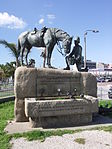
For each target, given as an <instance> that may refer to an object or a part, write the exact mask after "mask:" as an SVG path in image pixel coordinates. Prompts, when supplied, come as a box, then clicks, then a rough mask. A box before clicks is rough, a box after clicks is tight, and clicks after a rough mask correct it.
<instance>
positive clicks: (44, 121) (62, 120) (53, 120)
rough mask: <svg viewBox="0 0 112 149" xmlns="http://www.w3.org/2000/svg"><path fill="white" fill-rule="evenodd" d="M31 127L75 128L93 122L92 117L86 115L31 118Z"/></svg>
mask: <svg viewBox="0 0 112 149" xmlns="http://www.w3.org/2000/svg"><path fill="white" fill-rule="evenodd" d="M29 121H30V126H31V127H33V128H37V127H43V128H61V127H72V126H73V127H74V126H79V125H84V124H88V123H90V122H91V121H92V115H91V114H88V113H85V114H77V115H76V114H72V115H62V116H52V117H37V118H35V117H33V118H30V120H29Z"/></svg>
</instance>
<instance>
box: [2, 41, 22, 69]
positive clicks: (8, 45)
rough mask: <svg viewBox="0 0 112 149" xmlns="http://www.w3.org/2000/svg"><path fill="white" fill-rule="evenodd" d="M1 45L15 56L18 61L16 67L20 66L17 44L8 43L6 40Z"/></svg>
mask: <svg viewBox="0 0 112 149" xmlns="http://www.w3.org/2000/svg"><path fill="white" fill-rule="evenodd" d="M0 44H3V45H4V46H5V47H6V48H9V49H10V50H11V53H12V54H13V56H14V57H15V59H16V67H18V66H20V61H19V55H20V53H19V51H18V49H17V46H16V44H14V43H8V42H7V41H5V40H0Z"/></svg>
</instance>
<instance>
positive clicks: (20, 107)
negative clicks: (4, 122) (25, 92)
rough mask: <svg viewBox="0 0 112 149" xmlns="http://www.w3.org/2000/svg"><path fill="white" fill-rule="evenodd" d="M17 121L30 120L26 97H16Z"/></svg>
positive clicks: (15, 112) (15, 111)
mask: <svg viewBox="0 0 112 149" xmlns="http://www.w3.org/2000/svg"><path fill="white" fill-rule="evenodd" d="M14 114H15V121H16V122H27V121H29V119H28V117H26V115H25V101H24V99H18V98H15V108H14Z"/></svg>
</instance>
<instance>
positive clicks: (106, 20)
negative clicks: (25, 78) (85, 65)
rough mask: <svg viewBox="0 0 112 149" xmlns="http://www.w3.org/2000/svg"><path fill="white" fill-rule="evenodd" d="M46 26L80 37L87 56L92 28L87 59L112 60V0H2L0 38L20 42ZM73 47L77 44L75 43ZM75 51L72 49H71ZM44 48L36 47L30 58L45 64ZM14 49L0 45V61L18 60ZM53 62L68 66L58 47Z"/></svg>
mask: <svg viewBox="0 0 112 149" xmlns="http://www.w3.org/2000/svg"><path fill="white" fill-rule="evenodd" d="M43 26H46V27H53V28H59V29H62V30H64V31H66V32H67V33H68V34H69V35H70V36H73V37H74V38H75V37H76V36H79V37H80V40H81V42H80V45H81V46H82V48H83V53H82V55H83V56H84V51H85V50H84V33H85V32H86V30H94V29H95V30H99V33H93V32H92V31H88V34H87V36H86V39H87V56H86V57H87V59H88V60H92V61H96V62H104V63H112V55H111V51H112V0H0V39H1V40H6V41H7V42H11V43H16V44H17V40H18V36H19V35H20V34H21V33H22V32H24V31H32V30H33V29H34V27H36V28H38V29H41V28H42V27H43ZM72 47H73V43H72ZM71 50H72V48H71ZM41 51H42V49H40V48H35V47H34V48H32V49H31V53H30V54H29V59H31V58H33V59H35V61H36V66H37V67H42V64H43V59H42V58H41V57H40V54H41ZM14 60H15V59H14V57H13V56H12V54H11V53H10V50H9V49H7V48H5V47H4V46H3V45H0V64H5V63H6V62H11V61H14ZM51 62H52V65H53V66H55V67H58V68H60V67H61V68H62V67H65V58H64V57H63V56H62V55H61V54H60V53H59V52H58V51H57V47H56V46H55V48H54V50H53V54H52V61H51Z"/></svg>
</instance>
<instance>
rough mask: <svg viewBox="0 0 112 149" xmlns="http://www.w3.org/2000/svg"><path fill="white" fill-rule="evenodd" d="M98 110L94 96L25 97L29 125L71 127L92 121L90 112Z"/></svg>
mask: <svg viewBox="0 0 112 149" xmlns="http://www.w3.org/2000/svg"><path fill="white" fill-rule="evenodd" d="M97 112H98V101H97V99H96V98H93V97H91V96H87V97H86V98H84V99H61V100H39V101H36V100H35V98H26V99H25V114H26V116H27V117H29V120H30V124H31V127H43V128H57V127H71V126H77V125H82V124H87V123H90V122H92V114H93V113H97Z"/></svg>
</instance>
